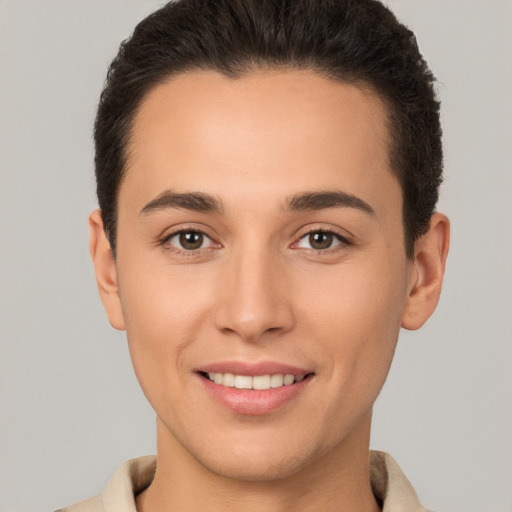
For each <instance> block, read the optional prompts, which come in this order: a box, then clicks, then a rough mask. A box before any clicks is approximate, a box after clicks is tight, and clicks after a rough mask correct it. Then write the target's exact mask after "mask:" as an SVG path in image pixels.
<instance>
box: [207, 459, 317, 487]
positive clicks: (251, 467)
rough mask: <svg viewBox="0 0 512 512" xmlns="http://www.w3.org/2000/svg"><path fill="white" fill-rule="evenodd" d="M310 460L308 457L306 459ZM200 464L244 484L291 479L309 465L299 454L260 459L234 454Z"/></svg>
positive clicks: (217, 473)
mask: <svg viewBox="0 0 512 512" xmlns="http://www.w3.org/2000/svg"><path fill="white" fill-rule="evenodd" d="M305 459H308V457H305ZM199 462H200V463H201V464H202V465H203V466H204V467H205V468H206V469H208V470H209V471H211V472H212V473H214V474H216V475H219V476H222V477H224V478H229V479H232V480H238V481H242V482H271V481H276V480H280V479H283V478H287V477H290V476H292V475H294V474H296V473H298V472H300V471H301V469H303V468H304V467H305V466H306V465H307V463H306V461H305V460H304V457H300V455H299V454H293V455H292V456H286V455H284V454H276V453H273V454H272V455H269V456H265V455H264V454H260V455H259V456H258V457H256V458H255V457H249V456H233V455H232V454H229V455H226V456H223V457H219V458H215V459H214V460H210V459H208V460H206V458H205V457H203V460H199Z"/></svg>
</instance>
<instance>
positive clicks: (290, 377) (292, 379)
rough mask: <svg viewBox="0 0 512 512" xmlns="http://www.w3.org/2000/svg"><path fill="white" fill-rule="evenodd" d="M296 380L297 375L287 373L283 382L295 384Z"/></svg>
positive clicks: (286, 384) (287, 384)
mask: <svg viewBox="0 0 512 512" xmlns="http://www.w3.org/2000/svg"><path fill="white" fill-rule="evenodd" d="M294 380H295V377H294V376H293V375H285V376H284V378H283V384H284V385H285V386H289V385H290V384H293V381H294Z"/></svg>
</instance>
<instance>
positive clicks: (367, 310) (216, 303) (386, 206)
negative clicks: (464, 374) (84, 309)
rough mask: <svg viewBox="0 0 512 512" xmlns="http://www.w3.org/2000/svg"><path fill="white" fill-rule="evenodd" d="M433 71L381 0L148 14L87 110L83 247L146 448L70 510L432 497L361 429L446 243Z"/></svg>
mask: <svg viewBox="0 0 512 512" xmlns="http://www.w3.org/2000/svg"><path fill="white" fill-rule="evenodd" d="M433 82H434V79H433V76H432V74H431V73H430V71H429V70H428V68H427V66H426V63H425V62H424V61H423V59H422V58H421V55H420V54H419V52H418V49H417V46H416V43H415V40H414V37H413V35H412V33H411V32H410V31H409V30H407V29H406V28H405V27H403V26H402V25H400V24H399V23H398V22H397V21H396V19H395V18H394V16H393V15H392V14H391V13H390V12H389V11H388V10H387V9H385V8H384V7H383V6H382V5H381V4H380V3H378V2H376V1H373V0H364V1H357V2H353V1H350V0H346V1H345V0H340V1H337V2H333V1H330V0H325V1H320V0H296V1H277V0H275V1H251V0H219V1H215V2H211V1H207V0H181V1H177V2H172V3H170V4H167V5H166V6H164V7H163V8H162V9H160V10H159V11H157V12H156V13H154V14H153V15H151V16H149V17H148V18H147V19H146V20H144V21H143V22H141V23H140V24H139V25H138V27H137V28H136V30H135V32H134V34H133V36H132V37H131V38H130V39H129V40H127V41H126V42H125V43H123V45H122V46H121V49H120V51H119V54H118V56H117V57H116V59H115V60H114V62H113V63H112V66H111V69H110V71H109V75H108V79H107V84H106V87H105V90H104V92H103V94H102V97H101V101H100V106H99V110H98V115H97V120H96V127H95V141H96V176H97V184H98V198H99V204H100V208H101V209H100V210H97V211H95V212H93V213H92V214H91V216H90V229H91V241H90V248H91V254H92V258H93V261H94V265H95V269H96V276H97V281H98V288H99V292H100V296H101V299H102V301H103V304H104V307H105V309H106V312H107V315H108V318H109V320H110V323H111V324H112V326H113V327H114V328H116V329H125V330H126V332H127V337H128V344H129V349H130V354H131V357H132V361H133V365H134V369H135V372H136V374H137V377H138V380H139V382H140V384H141V386H142V389H143V391H144V393H145V394H146V396H147V398H148V400H149V402H150V403H151V405H152V407H153V408H154V410H155V412H156V415H157V457H156V459H155V458H153V457H149V458H148V457H146V458H141V459H137V460H134V461H130V462H129V463H127V464H126V465H124V466H122V467H121V468H120V469H119V470H118V472H117V473H116V474H115V475H114V476H113V477H112V479H111V481H110V482H109V484H108V485H107V487H106V488H105V491H104V492H103V494H102V495H101V496H99V497H96V498H92V499H90V500H87V501H85V502H82V503H80V504H77V505H75V506H72V507H69V508H67V509H64V510H70V511H73V512H77V511H80V512H83V511H102V510H104V511H106V512H110V511H114V510H126V511H134V510H138V511H139V512H140V511H142V512H156V511H167V510H168V511H193V510H200V509H202V510H208V511H217V510H223V511H226V510H247V511H260V510H265V511H268V510H273V511H288V510H300V511H313V510H321V511H325V512H330V511H356V510H357V511H364V512H367V511H368V512H369V511H372V512H375V511H377V510H384V511H387V512H392V511H400V510H403V511H408V512H414V511H420V510H424V509H423V507H422V506H421V505H420V503H419V501H418V498H417V496H416V494H415V492H414V490H413V489H412V487H411V485H410V484H409V482H408V481H407V479H406V478H405V476H404V475H403V474H402V472H401V471H400V469H399V468H398V466H397V465H396V463H395V462H394V461H393V459H392V458H391V457H390V456H389V455H386V454H383V453H376V452H374V453H371V454H369V450H368V446H369V438H370V425H371V412H372V405H373V403H374V401H375V399H376V397H377V395H378V393H379V391H380V389H381V388H382V385H383V383H384V381H385V378H386V375H387V372H388V370H389V366H390V364H391V360H392V357H393V353H394V349H395V346H396V342H397V338H398V334H399V330H400V328H401V327H404V328H406V329H417V328H419V327H421V325H422V324H423V323H424V322H425V321H426V320H427V319H428V317H429V316H430V315H431V314H432V312H433V311H434V309H435V307H436V305H437V301H438V298H439V294H440V289H441V283H442V278H443V273H444V266H445V260H446V256H447V252H448V240H449V224H448V220H447V219H446V217H444V216H443V215H441V214H439V213H436V212H435V205H436V201H437V196H438V187H439V184H440V182H441V171H442V151H441V130H440V126H439V104H438V102H437V101H436V99H435V94H434V91H433Z"/></svg>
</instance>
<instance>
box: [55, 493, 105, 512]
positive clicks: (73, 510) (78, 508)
mask: <svg viewBox="0 0 512 512" xmlns="http://www.w3.org/2000/svg"><path fill="white" fill-rule="evenodd" d="M102 511H103V506H102V503H101V496H95V497H94V498H89V499H87V500H84V501H80V502H79V503H75V504H74V505H71V506H69V507H65V508H60V509H59V510H56V511H55V512H102Z"/></svg>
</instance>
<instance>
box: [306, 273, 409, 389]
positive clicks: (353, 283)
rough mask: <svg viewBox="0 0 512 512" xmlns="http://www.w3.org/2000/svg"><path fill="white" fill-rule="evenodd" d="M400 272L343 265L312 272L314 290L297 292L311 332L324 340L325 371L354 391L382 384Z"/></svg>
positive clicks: (394, 332) (395, 322)
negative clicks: (337, 270)
mask: <svg viewBox="0 0 512 512" xmlns="http://www.w3.org/2000/svg"><path fill="white" fill-rule="evenodd" d="M401 275H402V272H401V271H400V270H399V269H398V268H397V269H396V270H395V271H394V270H393V269H392V268H391V267H389V266H388V267H386V265H382V266H381V265H373V264H372V265H367V266H362V265H354V266H352V267H351V266H345V267H343V268H341V267H340V270H339V272H337V273H334V272H331V273H330V274H329V275H325V276H320V275H319V276H316V279H315V283H316V286H315V289H314V293H308V294H306V293H301V295H302V296H303V299H304V306H305V307H304V311H307V314H306V313H305V314H304V318H309V325H308V326H307V328H308V330H309V331H310V336H314V337H315V338H316V339H317V340H318V342H319V343H321V344H322V347H323V351H324V352H325V356H326V357H325V359H324V364H325V365H326V369H325V370H326V371H327V373H328V374H329V375H331V376H333V378H335V379H336V380H338V381H343V383H340V387H343V386H345V385H350V386H351V388H353V391H354V392H356V393H358V392H359V391H358V390H359V389H365V388H366V387H367V386H374V387H375V388H378V389H380V386H381V385H382V383H383V382H384V380H385V377H386V375H387V371H388V369H389V366H390V364H391V359H392V357H393V353H394V350H395V346H396V341H397V338H398V333H399V330H400V324H401V315H402V310H403V307H404V300H405V299H404V295H405V282H404V280H403V278H401V277H400V276H401ZM393 276H394V277H393ZM361 383H364V386H362V387H361ZM378 389H377V392H378Z"/></svg>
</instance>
